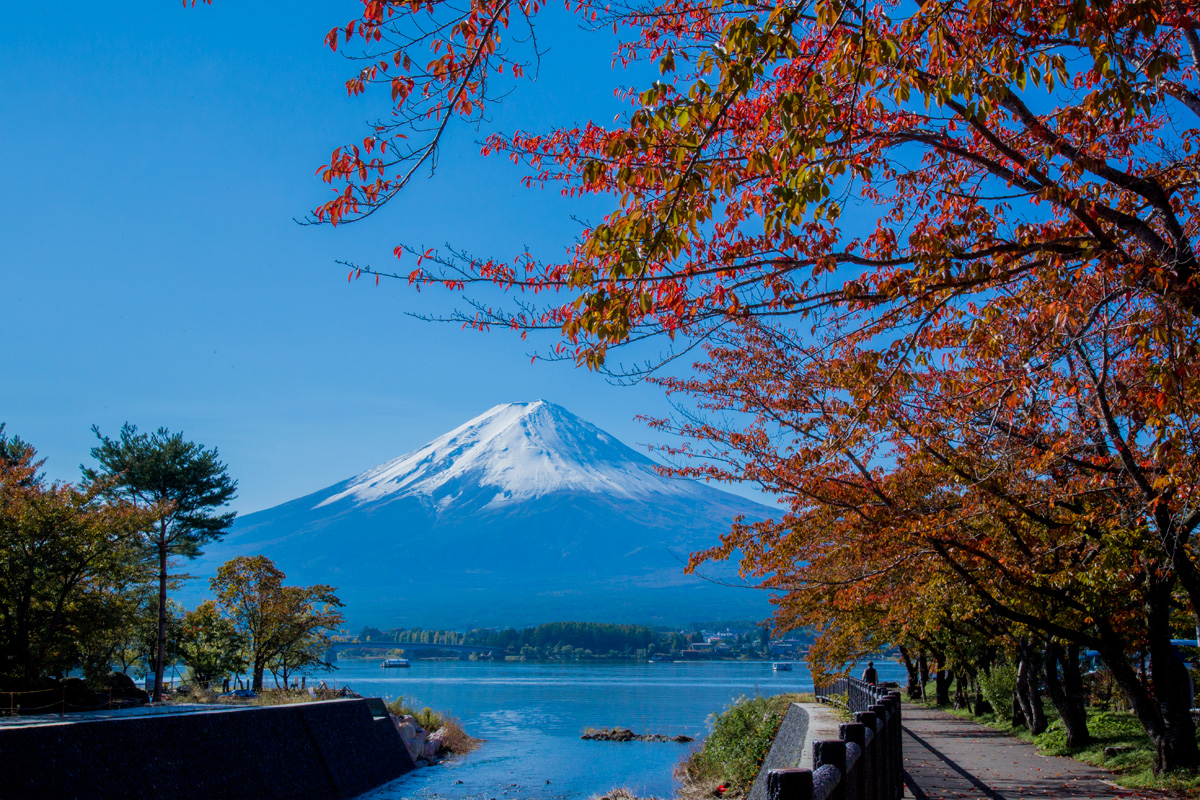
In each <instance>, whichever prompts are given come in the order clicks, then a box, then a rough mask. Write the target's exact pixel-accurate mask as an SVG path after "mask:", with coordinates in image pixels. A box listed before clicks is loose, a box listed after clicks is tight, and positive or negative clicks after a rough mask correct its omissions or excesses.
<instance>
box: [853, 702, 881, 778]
mask: <svg viewBox="0 0 1200 800" xmlns="http://www.w3.org/2000/svg"><path fill="white" fill-rule="evenodd" d="M854 718H855V719H856V720H858V722H859V723H860V724H861V725H862V726H863V729H864V731H870V732H871V741H870V742H869V743H868V744H867V770H868V771H867V772H866V773H864V774H865V775H866V781H865V783H866V787H865V791H864V792H863V794H864V796H865V798H866V800H882V795H881V794H880V793H879V744H880V742H879V733H878V732H877V730H876V726H875V715H874V714H872V713H871V712H870V711H860V712H859V713H857V714H855V715H854Z"/></svg>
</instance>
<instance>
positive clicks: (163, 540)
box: [154, 518, 167, 703]
mask: <svg viewBox="0 0 1200 800" xmlns="http://www.w3.org/2000/svg"><path fill="white" fill-rule="evenodd" d="M166 654H167V520H166V519H165V518H164V519H161V520H159V529H158V652H157V653H155V654H154V702H156V703H158V702H160V701H161V700H162V696H163V691H162V682H163V670H164V668H165V667H166Z"/></svg>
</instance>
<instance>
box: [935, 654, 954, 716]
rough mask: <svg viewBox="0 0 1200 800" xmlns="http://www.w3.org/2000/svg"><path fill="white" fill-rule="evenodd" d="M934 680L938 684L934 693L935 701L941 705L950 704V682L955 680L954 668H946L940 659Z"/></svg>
mask: <svg viewBox="0 0 1200 800" xmlns="http://www.w3.org/2000/svg"><path fill="white" fill-rule="evenodd" d="M934 681H935V682H936V684H937V685H936V692H935V694H934V698H935V702H936V703H937V705H938V706H939V707H940V706H948V705H950V684H951V683H952V682H953V681H954V672H953V670H949V669H946V668H945V666H944V665H943V664H942V662H941V661H940V660H939V661H938V671H937V673H936V674H935V675H934Z"/></svg>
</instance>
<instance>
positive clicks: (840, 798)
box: [813, 739, 847, 800]
mask: <svg viewBox="0 0 1200 800" xmlns="http://www.w3.org/2000/svg"><path fill="white" fill-rule="evenodd" d="M821 767H833V768H834V769H836V770H837V771H838V774H839V775H840V779H839V780H838V782H837V785H835V786H834V787H833V791H832V792H830V793H829V794H827V795H825V797H826V798H827V800H847V798H846V743H845V742H843V741H839V740H837V739H827V740H825V741H821V742H813V770H814V771H816V770H818V769H820V768H821Z"/></svg>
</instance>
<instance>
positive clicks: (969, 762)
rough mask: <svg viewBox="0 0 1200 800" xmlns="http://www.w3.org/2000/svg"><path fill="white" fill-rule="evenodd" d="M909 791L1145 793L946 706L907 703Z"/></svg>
mask: <svg viewBox="0 0 1200 800" xmlns="http://www.w3.org/2000/svg"><path fill="white" fill-rule="evenodd" d="M900 718H901V720H902V723H901V724H902V727H903V731H904V738H903V741H904V786H905V797H906V798H913V800H950V798H954V799H955V800H959V798H981V800H1026V799H1027V798H1056V800H1084V798H1086V799H1087V800H1107V798H1128V797H1145V796H1146V795H1145V794H1144V793H1143V794H1138V793H1135V792H1133V791H1132V790H1129V789H1122V788H1120V787H1117V786H1115V785H1113V784H1112V783H1109V779H1111V777H1112V775H1111V774H1110V773H1109V772H1107V771H1105V770H1103V769H1100V768H1099V767H1093V766H1090V765H1088V764H1083V763H1081V762H1078V761H1072V760H1071V759H1069V758H1055V757H1053V756H1044V755H1042V754H1040V753H1039V752H1038V751H1037V748H1036V747H1034V746H1033V745H1031V744H1028V743H1026V742H1023V741H1021V740H1020V739H1016V738H1014V737H1012V736H1009V735H1007V734H1004V733H1001V732H999V731H997V730H993V729H991V728H985V727H984V726H982V725H976V724H975V723H973V722H969V721H968V720H965V719H959V718H958V717H955V716H953V715H951V714H947V713H946V712H944V711H935V710H933V709H930V708H925V707H924V706H920V705H913V704H907V703H906V704H905V705H904V710H903V711H902V712H901V717H900Z"/></svg>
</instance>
